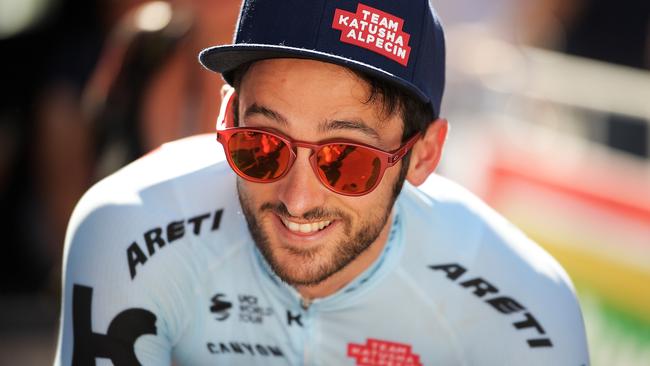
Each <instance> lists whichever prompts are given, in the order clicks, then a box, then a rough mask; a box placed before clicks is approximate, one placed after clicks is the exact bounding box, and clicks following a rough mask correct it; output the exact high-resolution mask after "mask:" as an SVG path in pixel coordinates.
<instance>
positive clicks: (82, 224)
mask: <svg viewBox="0 0 650 366" xmlns="http://www.w3.org/2000/svg"><path fill="white" fill-rule="evenodd" d="M215 145H217V144H216V142H215V141H214V140H213V139H212V138H211V137H210V136H207V135H205V136H197V137H192V138H187V139H183V140H179V141H176V142H173V143H168V144H165V145H163V146H161V147H160V148H159V149H157V150H155V151H154V152H152V153H150V154H148V155H146V156H144V157H142V158H141V159H139V160H137V161H135V162H133V163H131V164H129V165H128V166H126V167H124V168H122V169H121V170H119V171H117V172H116V173H114V174H112V175H110V176H108V177H106V178H105V179H103V180H102V181H100V182H99V183H97V184H96V185H94V186H93V187H92V188H91V189H90V190H88V192H86V194H85V195H84V196H83V197H82V199H81V200H80V201H79V203H78V204H77V206H76V208H75V210H74V212H73V215H72V217H71V219H70V223H69V225H68V231H67V235H66V248H65V253H66V263H67V265H68V266H70V265H72V264H74V265H75V268H76V269H79V270H80V269H82V268H83V263H85V262H87V260H88V259H89V258H95V257H97V256H98V255H99V254H100V253H104V254H105V255H106V256H105V257H103V258H102V259H103V260H109V259H113V258H114V259H113V260H115V261H116V263H115V264H114V265H115V266H116V267H119V268H123V267H125V266H126V267H130V268H124V270H123V271H122V272H123V273H124V274H128V275H129V277H131V278H133V277H134V276H135V275H136V273H137V272H136V271H137V269H139V268H138V265H139V264H144V263H145V262H146V261H147V260H148V259H149V258H151V257H153V256H154V255H157V253H158V252H162V251H163V250H166V247H167V245H168V244H171V243H173V242H176V241H179V240H180V241H192V240H193V239H195V238H194V237H199V238H200V236H202V235H203V236H204V235H209V234H210V233H211V231H214V230H216V229H218V227H219V225H220V224H221V220H223V219H224V212H225V211H226V209H227V210H228V211H237V209H236V208H235V206H236V205H237V202H236V199H233V197H236V196H234V189H235V188H234V187H235V181H234V178H233V177H232V174H230V172H229V169H228V168H227V166H226V165H225V164H224V163H223V157H222V153H221V150H220V149H218V146H215ZM179 249H180V248H179ZM116 253H119V255H116ZM125 258H133V260H134V261H136V263H139V264H136V267H134V264H133V263H131V264H129V263H128V261H127V262H125V261H124V259H125ZM88 270H89V271H91V272H96V271H97V268H92V267H91V268H89V269H88Z"/></svg>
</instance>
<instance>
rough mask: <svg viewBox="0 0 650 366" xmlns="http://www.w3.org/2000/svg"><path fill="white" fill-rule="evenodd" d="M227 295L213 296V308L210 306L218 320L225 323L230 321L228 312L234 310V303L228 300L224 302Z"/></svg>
mask: <svg viewBox="0 0 650 366" xmlns="http://www.w3.org/2000/svg"><path fill="white" fill-rule="evenodd" d="M225 296H226V295H224V294H216V295H214V296H212V299H211V300H212V306H210V312H212V313H214V314H217V317H216V319H217V320H219V321H223V320H226V319H228V317H229V316H230V312H229V311H228V310H229V309H230V308H232V303H231V302H229V301H226V300H222V298H224V297H225Z"/></svg>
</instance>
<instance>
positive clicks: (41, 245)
mask: <svg viewBox="0 0 650 366" xmlns="http://www.w3.org/2000/svg"><path fill="white" fill-rule="evenodd" d="M433 4H434V6H435V7H436V8H437V9H438V12H439V13H440V15H441V17H442V19H443V21H444V23H445V27H446V31H447V43H448V61H447V62H448V75H447V77H448V87H447V91H446V95H445V100H444V106H443V115H444V116H446V117H447V118H448V119H449V120H450V122H451V126H452V129H451V134H450V138H449V141H448V149H447V151H446V153H445V156H444V158H443V162H442V166H441V170H440V172H441V174H444V175H446V176H449V177H451V178H453V179H454V180H457V181H459V182H461V183H462V184H463V185H465V186H467V187H468V188H470V189H471V190H472V191H474V192H476V193H477V194H478V195H480V196H481V197H483V198H484V199H485V200H486V201H487V202H488V203H489V204H490V205H492V206H493V207H494V208H496V209H497V210H498V211H500V212H501V213H503V214H504V215H505V216H507V217H508V218H509V219H510V220H512V221H513V222H514V223H515V224H517V225H518V226H519V227H521V228H522V229H523V230H524V231H525V232H526V233H527V234H528V235H530V236H531V237H532V238H533V239H535V240H536V241H538V242H539V243H540V244H541V245H542V246H544V247H545V248H546V249H547V250H548V251H549V252H551V254H553V255H554V256H555V257H556V258H557V259H558V260H559V261H560V262H561V263H562V264H563V266H564V267H565V268H566V269H567V271H568V272H569V274H570V275H571V277H572V279H573V281H574V283H575V285H576V287H577V290H578V293H579V296H580V301H581V304H582V307H583V311H584V316H585V322H586V327H587V333H588V340H589V343H590V352H591V357H592V363H593V365H596V366H599V365H608V366H609V365H625V366H634V365H650V71H649V70H650V2H649V1H647V0H618V1H614V0H490V1H485V0H433ZM238 10H239V1H238V0H174V1H169V2H162V1H155V2H147V1H144V0H95V1H90V0H0V63H1V64H0V65H1V66H2V67H0V80H1V84H0V94H1V97H0V202H1V206H0V207H2V211H1V212H0V215H1V218H0V233H2V237H3V244H2V247H1V252H0V253H1V254H0V364H1V365H47V364H51V360H52V357H53V354H54V348H55V340H56V331H57V318H58V311H59V292H60V270H61V268H60V266H61V264H60V261H61V251H62V243H63V238H64V235H65V228H66V224H67V220H68V218H69V216H70V213H71V212H72V209H73V207H74V205H75V203H76V202H77V200H78V199H79V198H80V196H81V195H82V194H83V192H84V191H85V190H86V189H87V188H88V187H89V186H90V185H92V184H93V183H94V182H96V181H97V180H98V179H101V178H102V177H104V176H106V175H107V174H110V173H111V172H113V171H115V170H116V169H119V168H120V167H121V166H123V165H125V164H127V163H128V162H130V161H132V160H133V159H136V158H137V157H139V156H141V155H142V154H144V153H146V152H147V151H150V150H151V149H154V148H155V147H157V146H159V145H160V144H161V143H163V142H165V141H170V140H174V139H177V138H180V137H183V136H187V135H192V134H196V133H201V132H210V131H212V129H213V124H214V120H215V118H216V115H217V112H218V109H219V94H218V91H219V88H220V86H221V83H222V81H221V79H220V78H219V77H218V76H217V75H214V74H212V73H210V72H207V71H205V70H203V68H202V67H201V66H200V65H199V64H198V62H197V61H196V57H197V53H198V51H199V50H200V49H202V48H204V47H207V46H209V45H214V44H219V43H227V42H229V41H230V39H231V37H232V30H233V27H234V24H235V21H236V17H237V13H238Z"/></svg>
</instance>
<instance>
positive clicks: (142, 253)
mask: <svg viewBox="0 0 650 366" xmlns="http://www.w3.org/2000/svg"><path fill="white" fill-rule="evenodd" d="M161 197H162V196H161ZM160 201H162V200H160ZM170 211H171V210H170V209H169V207H165V205H164V204H162V203H160V202H159V200H156V199H155V198H154V195H152V194H151V192H148V191H147V192H132V193H124V191H123V190H122V187H121V186H120V185H117V184H112V183H104V182H100V183H99V184H98V185H97V186H95V187H94V188H92V189H91V190H90V191H89V192H88V193H86V195H85V196H84V197H83V198H82V200H81V201H80V203H79V204H78V205H77V207H76V208H75V212H74V213H73V215H72V218H71V221H70V225H69V227H68V232H67V234H66V243H65V250H64V273H63V291H62V306H61V320H60V329H59V339H58V345H57V352H56V356H55V361H54V365H56V366H59V365H60V366H64V365H65V366H69V365H72V366H78V365H95V364H98V365H99V364H104V363H103V362H105V361H106V360H110V361H111V362H112V364H114V365H121V366H134V365H170V364H171V359H172V350H173V345H174V342H175V341H176V339H177V338H178V334H181V333H182V331H183V327H184V325H185V324H187V323H188V320H187V319H186V318H185V317H187V316H191V313H192V311H191V306H192V305H191V303H189V300H188V299H190V298H191V296H189V295H190V294H191V293H192V291H193V289H192V286H191V285H190V286H188V284H192V283H193V282H194V280H195V279H194V278H193V277H192V276H193V273H192V271H191V268H192V263H189V261H191V259H188V258H187V256H184V253H183V252H182V248H183V246H181V245H174V244H176V243H173V241H174V240H171V239H174V238H178V237H179V233H180V230H182V227H181V226H180V224H176V225H175V226H174V225H171V227H170V226H167V227H159V226H158V223H159V222H165V221H162V220H166V218H165V216H167V215H169V212H170ZM177 241H179V242H180V241H181V240H177ZM163 247H165V249H164V250H162V248H163ZM109 364H110V363H109Z"/></svg>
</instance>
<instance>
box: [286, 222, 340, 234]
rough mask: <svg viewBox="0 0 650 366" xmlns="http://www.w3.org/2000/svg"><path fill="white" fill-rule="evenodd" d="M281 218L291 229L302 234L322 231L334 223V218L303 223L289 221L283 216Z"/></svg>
mask: <svg viewBox="0 0 650 366" xmlns="http://www.w3.org/2000/svg"><path fill="white" fill-rule="evenodd" d="M280 220H282V224H284V226H285V227H286V228H287V229H289V231H292V232H294V233H302V234H310V233H315V232H318V231H321V230H323V229H324V228H326V227H328V226H329V225H330V224H331V223H332V220H323V221H316V222H309V223H303V224H301V223H297V222H293V221H289V220H287V219H284V218H281V219H280Z"/></svg>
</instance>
